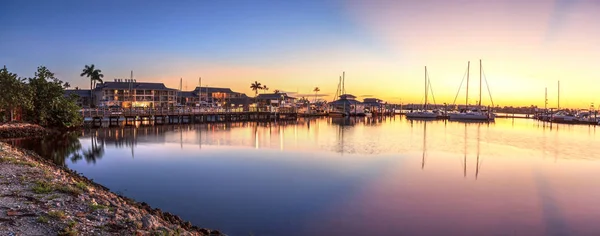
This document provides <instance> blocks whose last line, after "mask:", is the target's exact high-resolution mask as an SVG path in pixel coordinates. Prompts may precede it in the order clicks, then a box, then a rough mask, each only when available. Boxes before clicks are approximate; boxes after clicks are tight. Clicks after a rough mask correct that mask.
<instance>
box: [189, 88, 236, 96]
mask: <svg viewBox="0 0 600 236" xmlns="http://www.w3.org/2000/svg"><path fill="white" fill-rule="evenodd" d="M200 89H202V92H203V93H206V91H207V90H208V92H209V93H236V92H234V91H232V90H231V89H230V88H216V87H196V88H195V89H194V91H192V92H194V93H196V94H198V90H200Z"/></svg>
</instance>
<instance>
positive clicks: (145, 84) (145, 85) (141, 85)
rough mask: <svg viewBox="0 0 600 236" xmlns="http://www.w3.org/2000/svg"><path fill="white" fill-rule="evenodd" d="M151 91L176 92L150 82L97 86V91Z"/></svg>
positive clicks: (106, 83)
mask: <svg viewBox="0 0 600 236" xmlns="http://www.w3.org/2000/svg"><path fill="white" fill-rule="evenodd" d="M130 88H131V89H149V90H176V89H171V88H167V86H165V84H163V83H150V82H133V83H130V82H111V81H107V82H104V83H101V84H98V85H97V86H96V89H130Z"/></svg>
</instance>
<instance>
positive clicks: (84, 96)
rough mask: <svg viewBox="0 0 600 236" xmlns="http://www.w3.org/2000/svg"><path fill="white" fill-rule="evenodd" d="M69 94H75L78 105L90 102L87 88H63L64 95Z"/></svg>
mask: <svg viewBox="0 0 600 236" xmlns="http://www.w3.org/2000/svg"><path fill="white" fill-rule="evenodd" d="M71 95H76V96H77V100H76V101H75V103H77V105H78V106H80V107H83V106H84V105H86V106H87V105H88V104H90V90H89V89H68V90H65V97H69V96H71Z"/></svg>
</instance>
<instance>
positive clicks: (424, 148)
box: [421, 122, 427, 169]
mask: <svg viewBox="0 0 600 236" xmlns="http://www.w3.org/2000/svg"><path fill="white" fill-rule="evenodd" d="M426 140H427V122H423V159H422V160H421V169H425V152H426V150H427V141H426Z"/></svg>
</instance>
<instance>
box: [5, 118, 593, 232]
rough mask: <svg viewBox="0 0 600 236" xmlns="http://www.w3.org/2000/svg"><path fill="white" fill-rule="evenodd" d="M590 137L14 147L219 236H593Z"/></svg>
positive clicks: (286, 130) (441, 134)
mask: <svg viewBox="0 0 600 236" xmlns="http://www.w3.org/2000/svg"><path fill="white" fill-rule="evenodd" d="M598 128H600V127H598ZM596 129H597V127H594V126H575V125H556V124H555V125H553V126H552V127H549V126H544V124H543V123H540V122H538V121H534V120H528V119H497V120H496V122H495V123H491V124H486V123H483V124H482V123H466V124H465V123H457V122H446V121H426V122H425V121H412V122H411V121H408V120H406V119H404V118H401V117H395V118H388V119H369V118H359V119H350V120H343V119H337V120H331V119H328V118H321V119H301V120H299V121H298V122H297V124H296V123H279V124H257V123H234V124H215V125H210V124H208V125H207V124H204V125H182V126H166V125H165V126H154V127H152V126H147V127H144V126H142V127H138V128H134V127H126V128H114V129H98V130H92V131H89V130H88V131H83V132H82V134H81V135H82V136H81V137H79V138H78V137H77V136H73V135H65V136H60V137H51V138H46V139H41V140H21V141H15V142H14V143H15V144H18V145H21V146H24V147H28V148H32V149H35V150H36V151H37V152H39V153H41V154H43V155H44V156H46V157H48V158H51V159H53V160H54V161H55V162H56V163H58V164H64V165H66V166H68V167H69V168H71V169H74V170H76V171H78V172H81V173H83V174H84V175H86V176H87V177H89V178H92V179H94V180H95V181H97V182H99V183H101V184H103V185H105V186H107V187H109V188H110V189H111V190H113V191H115V192H120V193H122V194H124V195H126V196H129V197H132V198H134V199H136V200H138V201H145V202H148V203H149V204H150V205H151V206H153V207H159V208H161V209H163V210H165V211H169V212H172V213H175V214H178V215H180V216H181V217H182V218H184V219H186V220H190V221H191V222H192V223H194V224H196V225H199V226H202V227H208V228H214V229H220V230H222V231H223V232H225V233H227V234H229V235H600V225H598V223H597V220H598V219H600V182H599V181H597V180H596V177H597V176H598V175H599V173H600V149H598V148H596V147H597V143H598V140H597V139H599V137H600V134H598V135H597V134H596ZM599 132H600V131H599Z"/></svg>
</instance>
